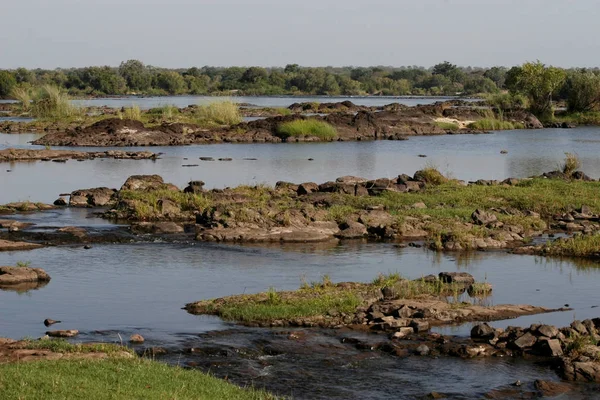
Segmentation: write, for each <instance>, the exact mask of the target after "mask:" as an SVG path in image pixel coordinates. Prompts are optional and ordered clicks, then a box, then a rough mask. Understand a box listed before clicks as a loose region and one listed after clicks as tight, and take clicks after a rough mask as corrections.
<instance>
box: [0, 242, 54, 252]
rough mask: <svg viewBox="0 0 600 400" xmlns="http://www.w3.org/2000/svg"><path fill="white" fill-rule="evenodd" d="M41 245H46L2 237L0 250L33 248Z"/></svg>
mask: <svg viewBox="0 0 600 400" xmlns="http://www.w3.org/2000/svg"><path fill="white" fill-rule="evenodd" d="M41 247H44V246H42V245H41V244H36V243H28V242H14V241H11V240H3V239H0V251H17V250H33V249H39V248H41Z"/></svg>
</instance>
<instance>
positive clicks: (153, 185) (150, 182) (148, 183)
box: [121, 175, 165, 190]
mask: <svg viewBox="0 0 600 400" xmlns="http://www.w3.org/2000/svg"><path fill="white" fill-rule="evenodd" d="M164 185H165V182H164V181H163V178H162V177H161V176H159V175H132V176H130V177H129V178H127V180H126V181H125V183H124V184H123V186H121V190H158V189H162V188H163V187H164Z"/></svg>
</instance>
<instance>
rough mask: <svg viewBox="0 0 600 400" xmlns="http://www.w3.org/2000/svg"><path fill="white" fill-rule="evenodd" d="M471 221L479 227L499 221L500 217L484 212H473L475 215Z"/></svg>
mask: <svg viewBox="0 0 600 400" xmlns="http://www.w3.org/2000/svg"><path fill="white" fill-rule="evenodd" d="M471 219H472V220H473V222H474V223H476V224H477V225H487V224H490V223H492V222H496V221H498V217H496V215H495V214H492V213H490V212H486V211H482V210H475V212H473V214H472V215H471Z"/></svg>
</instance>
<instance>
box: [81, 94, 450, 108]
mask: <svg viewBox="0 0 600 400" xmlns="http://www.w3.org/2000/svg"><path fill="white" fill-rule="evenodd" d="M453 99H455V97H411V96H409V97H403V96H398V97H394V96H378V97H360V96H358V97H348V96H346V97H344V96H340V97H329V96H302V97H298V96H272V97H269V96H232V97H219V96H161V97H135V96H131V97H118V98H110V97H107V98H100V99H88V100H73V103H74V104H76V105H80V106H85V107H90V106H96V107H102V106H106V107H111V108H121V107H131V106H133V105H137V106H138V107H140V108H141V109H142V110H147V109H150V108H155V107H162V106H166V105H173V106H176V107H179V108H182V107H187V106H189V105H198V104H209V103H213V102H218V101H224V100H228V101H233V102H235V103H244V104H248V105H250V106H256V107H289V106H290V105H291V104H293V103H314V102H317V103H336V102H342V101H346V100H348V101H351V102H352V103H354V104H356V105H360V106H369V107H379V106H384V105H387V104H390V103H400V104H405V105H407V106H416V105H419V104H432V103H435V102H437V101H446V100H453Z"/></svg>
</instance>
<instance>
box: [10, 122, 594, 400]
mask: <svg viewBox="0 0 600 400" xmlns="http://www.w3.org/2000/svg"><path fill="white" fill-rule="evenodd" d="M599 134H600V130H599V129H598V128H578V129H574V130H561V129H547V130H540V131H511V132H496V133H494V134H492V135H457V136H439V137H415V138H411V139H410V140H408V141H401V142H387V141H385V142H384V141H381V142H357V143H342V142H338V143H321V144H298V145H296V144H239V145H227V144H223V145H206V146H186V147H175V148H169V147H164V148H152V149H151V150H153V151H160V152H164V153H165V154H164V155H163V156H162V159H160V160H157V161H128V160H94V161H84V162H76V161H69V162H67V163H66V164H58V163H44V162H32V163H13V164H4V165H2V166H1V169H0V185H1V186H0V204H2V203H6V202H10V201H16V200H26V199H30V200H32V201H53V200H54V199H55V198H56V197H57V196H58V194H59V193H61V192H68V191H72V190H75V189H80V188H87V187H96V186H109V187H118V186H120V185H121V184H122V182H123V181H124V180H125V179H126V178H127V177H128V176H129V175H132V174H150V173H152V174H154V173H156V174H160V175H162V176H163V177H164V178H165V180H167V181H170V182H174V183H176V184H177V185H179V186H183V185H184V184H185V182H187V181H188V180H191V179H202V180H204V181H206V182H207V185H208V186H209V187H223V186H234V185H238V184H253V183H269V184H273V183H275V182H276V181H278V180H288V181H294V182H302V181H316V182H322V181H325V180H330V179H335V178H336V177H337V176H341V175H348V174H352V175H360V176H365V177H368V178H375V177H383V176H386V177H393V176H395V175H397V174H399V173H413V172H414V171H415V170H417V169H419V168H422V167H423V166H425V164H427V163H431V164H437V165H438V166H439V168H440V169H441V170H442V171H444V172H447V173H449V174H452V175H453V176H455V177H458V178H461V179H466V180H472V179H477V178H484V179H502V178H506V177H509V176H515V177H523V176H529V175H533V174H539V173H541V172H544V171H547V170H550V169H554V168H556V166H557V164H558V163H559V162H560V160H561V159H562V157H563V156H564V152H574V153H577V154H578V155H579V157H580V158H581V160H582V164H583V168H582V169H583V170H585V171H586V172H587V173H588V174H590V175H591V176H594V177H598V176H600V161H599V160H598V158H597V149H598V147H597V144H598V141H599V140H600V137H599ZM35 137H37V135H27V134H22V135H4V134H3V135H0V148H1V147H11V146H17V147H29V146H30V145H28V144H27V142H28V141H30V140H32V139H34V138H35ZM84 150H91V149H84ZM500 150H508V154H506V155H501V154H500ZM419 154H425V155H427V158H421V157H419ZM201 156H210V157H215V158H219V157H232V158H233V161H231V162H219V161H214V162H201V161H199V159H198V157H201ZM185 158H187V160H185ZM244 158H257V160H255V161H250V160H244ZM309 158H313V159H314V160H313V161H309V160H308V159H309ZM196 163H197V164H198V165H199V166H198V167H195V168H183V167H182V164H196ZM8 170H10V172H7V171H8ZM10 218H15V219H18V220H21V221H31V222H34V223H36V224H37V229H40V230H43V229H55V228H56V227H61V226H69V225H76V226H85V227H89V229H94V230H100V229H111V228H112V227H114V226H113V225H112V224H111V223H109V222H107V221H104V220H101V219H98V218H96V217H94V216H93V214H91V213H90V212H88V211H87V210H71V209H64V210H53V211H49V212H44V213H38V214H29V215H15V216H11V217H10ZM19 261H23V262H30V263H31V266H33V267H41V268H44V269H45V270H46V271H47V272H48V273H49V274H50V275H51V276H52V281H51V282H50V283H49V284H48V285H46V286H44V287H42V288H39V289H38V290H32V291H29V292H25V293H18V292H14V291H0V337H13V338H21V337H24V336H31V337H39V336H41V335H43V334H44V332H45V330H46V328H45V327H44V325H43V324H42V321H43V320H44V319H45V318H53V319H59V320H62V321H63V323H62V324H61V325H58V327H60V328H62V329H79V330H80V331H81V332H82V333H81V335H80V340H85V341H89V340H103V341H112V342H119V341H120V340H121V339H124V340H126V339H127V338H128V337H129V335H130V334H132V333H134V332H135V333H141V334H142V335H143V336H144V337H145V338H146V340H147V342H146V344H147V345H148V346H162V347H166V348H168V349H169V350H170V351H171V353H170V354H169V355H168V356H167V357H166V358H164V360H165V361H167V362H171V363H177V364H184V363H187V364H186V365H193V366H195V367H196V368H199V369H201V370H204V371H208V370H210V371H211V372H212V373H214V374H216V375H217V376H221V377H225V376H227V377H229V378H230V379H231V380H232V381H234V382H237V383H240V384H244V385H246V384H255V385H257V386H260V387H265V388H267V389H268V390H272V391H273V392H275V393H278V394H282V395H293V396H294V397H295V398H306V399H315V398H353V399H354V398H356V399H359V398H369V399H378V398H390V397H391V398H416V397H418V396H422V395H425V394H427V393H429V392H431V391H438V392H445V393H448V398H456V399H476V398H481V397H482V395H483V394H484V393H485V392H487V391H489V390H491V389H495V388H503V387H506V386H507V385H510V383H512V382H514V381H516V380H517V379H519V380H521V381H523V382H531V381H533V380H534V379H549V380H557V379H558V378H557V375H556V374H555V373H554V372H553V371H551V370H550V369H549V368H548V367H547V366H541V365H536V364H535V363H533V362H531V361H525V360H503V359H487V360H456V359H447V358H441V359H430V358H417V357H409V358H398V357H393V356H389V355H386V354H383V353H380V352H369V351H367V350H357V349H355V348H353V347H351V346H341V345H340V343H339V338H337V337H334V336H332V335H331V333H328V332H327V331H315V332H314V333H312V334H313V335H314V336H311V338H310V339H309V341H308V342H307V343H306V344H304V345H295V346H294V345H292V344H290V343H289V341H283V340H282V339H281V337H282V335H281V332H279V331H278V330H273V329H249V328H240V327H237V326H235V325H233V324H230V323H225V322H223V321H221V320H219V319H218V318H215V317H207V316H193V315H190V314H188V313H186V312H185V311H184V310H181V307H183V306H184V305H185V304H186V303H188V302H192V301H196V300H201V299H207V298H213V297H220V296H226V295H230V294H237V293H252V292H258V291H264V290H267V289H268V288H269V287H275V288H276V289H277V290H291V289H296V288H298V287H299V286H300V284H301V282H302V280H306V281H309V282H310V281H317V280H320V279H321V277H322V276H323V275H329V276H330V278H331V279H332V280H333V281H370V280H372V279H373V278H374V277H376V276H377V274H378V273H389V272H399V273H401V274H402V275H404V276H406V277H407V278H418V277H421V276H424V275H428V274H437V273H439V272H441V271H466V272H469V273H471V274H473V275H474V276H475V278H476V279H477V280H480V281H487V282H490V283H492V284H493V286H494V291H493V294H492V296H491V297H489V298H487V299H485V300H483V301H484V304H502V303H512V304H516V303H523V304H534V305H539V306H546V307H550V308H560V307H563V306H564V305H565V304H569V306H570V307H571V308H573V310H572V311H568V312H557V313H551V314H544V315H536V316H531V317H523V318H519V319H516V320H510V321H499V322H495V323H494V325H495V326H498V327H505V326H507V325H522V326H526V325H528V324H531V323H540V322H543V323H550V324H555V325H559V326H564V325H568V324H569V323H570V322H571V321H572V320H573V319H585V318H593V317H598V316H599V313H600V311H598V310H600V308H598V306H600V292H599V291H598V289H597V287H598V283H599V282H600V268H598V267H599V264H598V263H596V262H575V261H573V260H557V259H546V258H538V257H532V256H521V255H510V254H506V253H502V252H489V253H474V254H469V255H464V254H463V255H459V254H440V253H434V252H431V251H428V250H425V249H422V248H405V249H400V248H396V247H394V246H393V244H389V243H364V242H345V243H342V244H339V245H322V244H319V245H293V246H292V245H287V246H279V245H277V246H238V245H223V244H214V243H198V242H194V241H192V240H189V239H188V238H181V240H179V241H175V242H164V241H158V242H157V241H154V240H153V239H151V238H150V237H149V238H148V240H147V241H146V242H143V243H135V244H134V243H131V244H119V245H108V244H107V245H96V246H94V247H93V248H92V249H89V250H85V249H83V248H82V247H81V246H58V247H51V248H44V249H39V250H33V251H28V252H4V253H0V265H14V264H16V263H17V262H19ZM469 330H470V326H469V325H465V326H459V327H450V328H444V329H441V330H439V331H441V332H443V333H448V334H450V333H451V334H456V335H461V336H465V335H468V332H469ZM186 347H194V348H198V349H200V350H201V351H200V353H199V354H195V353H194V354H189V353H185V352H183V351H182V349H183V348H186ZM190 363H191V364H190ZM593 390H597V387H596V386H591V385H586V386H583V387H581V388H580V389H579V390H578V391H577V392H576V393H575V394H570V395H569V397H568V398H582V399H583V398H594V397H593V396H594V394H593V393H590V392H592V391H593ZM564 398H567V397H564Z"/></svg>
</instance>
